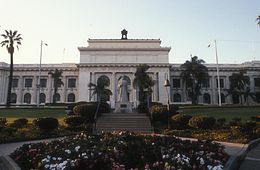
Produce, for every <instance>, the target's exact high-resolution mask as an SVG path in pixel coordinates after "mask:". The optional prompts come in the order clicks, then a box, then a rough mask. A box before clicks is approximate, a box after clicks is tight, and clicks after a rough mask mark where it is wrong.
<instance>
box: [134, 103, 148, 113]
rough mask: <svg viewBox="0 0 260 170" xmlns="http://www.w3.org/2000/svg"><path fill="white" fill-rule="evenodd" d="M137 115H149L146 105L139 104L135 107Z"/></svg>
mask: <svg viewBox="0 0 260 170" xmlns="http://www.w3.org/2000/svg"><path fill="white" fill-rule="evenodd" d="M137 111H138V113H149V109H148V107H147V103H140V104H139V105H138V106H137Z"/></svg>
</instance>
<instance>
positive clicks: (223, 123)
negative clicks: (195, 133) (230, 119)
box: [217, 118, 226, 127]
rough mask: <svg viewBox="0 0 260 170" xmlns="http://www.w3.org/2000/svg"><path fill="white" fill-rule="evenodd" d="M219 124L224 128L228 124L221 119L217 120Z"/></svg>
mask: <svg viewBox="0 0 260 170" xmlns="http://www.w3.org/2000/svg"><path fill="white" fill-rule="evenodd" d="M217 123H218V125H219V126H220V127H223V126H224V125H225V123H226V119H225V118H219V119H217Z"/></svg>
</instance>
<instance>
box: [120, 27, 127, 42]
mask: <svg viewBox="0 0 260 170" xmlns="http://www.w3.org/2000/svg"><path fill="white" fill-rule="evenodd" d="M121 34H122V37H121V39H122V40H127V31H126V29H123V30H122V31H121Z"/></svg>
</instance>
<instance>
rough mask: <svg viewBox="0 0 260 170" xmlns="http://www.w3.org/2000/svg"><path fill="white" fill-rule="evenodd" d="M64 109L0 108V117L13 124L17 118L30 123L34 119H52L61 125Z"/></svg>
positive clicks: (64, 115)
mask: <svg viewBox="0 0 260 170" xmlns="http://www.w3.org/2000/svg"><path fill="white" fill-rule="evenodd" d="M66 116H67V115H66V113H65V109H64V108H9V109H6V108H1V109H0V117H5V118H6V119H7V121H8V122H9V123H10V122H13V121H14V120H15V119H18V118H27V119H28V120H29V122H32V120H33V119H35V118H40V117H54V118H57V119H58V120H59V121H60V122H61V123H62V121H63V119H64V118H65V117H66Z"/></svg>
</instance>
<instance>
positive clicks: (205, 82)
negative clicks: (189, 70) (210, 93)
mask: <svg viewBox="0 0 260 170" xmlns="http://www.w3.org/2000/svg"><path fill="white" fill-rule="evenodd" d="M202 87H203V88H209V87H210V85H209V79H204V80H203V81H202Z"/></svg>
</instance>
